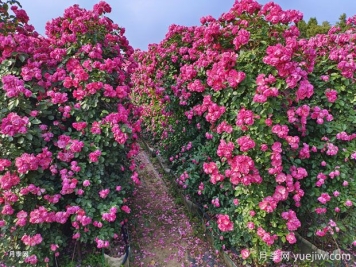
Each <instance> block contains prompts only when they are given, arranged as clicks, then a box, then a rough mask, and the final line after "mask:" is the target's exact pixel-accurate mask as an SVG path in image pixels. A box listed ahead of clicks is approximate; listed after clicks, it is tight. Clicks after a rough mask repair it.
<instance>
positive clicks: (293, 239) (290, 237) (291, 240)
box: [286, 233, 297, 244]
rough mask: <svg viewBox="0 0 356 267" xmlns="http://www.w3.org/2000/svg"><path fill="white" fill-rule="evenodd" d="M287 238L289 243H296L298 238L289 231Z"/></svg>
mask: <svg viewBox="0 0 356 267" xmlns="http://www.w3.org/2000/svg"><path fill="white" fill-rule="evenodd" d="M286 239H287V241H288V242H289V244H294V243H296V242H297V239H296V238H295V235H294V233H288V234H287V235H286Z"/></svg>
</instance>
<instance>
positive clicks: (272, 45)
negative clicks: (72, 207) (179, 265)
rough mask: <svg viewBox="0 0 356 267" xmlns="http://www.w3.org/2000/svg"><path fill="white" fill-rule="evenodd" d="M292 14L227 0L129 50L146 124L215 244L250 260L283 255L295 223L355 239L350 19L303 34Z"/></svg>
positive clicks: (308, 230)
mask: <svg viewBox="0 0 356 267" xmlns="http://www.w3.org/2000/svg"><path fill="white" fill-rule="evenodd" d="M301 18H302V14H301V13H300V12H298V11H295V10H286V11H284V10H282V9H281V8H280V7H279V6H278V5H277V4H274V3H268V4H266V5H264V6H262V5H260V4H258V3H257V2H256V1H253V0H241V1H236V2H235V4H234V5H233V7H232V8H231V9H230V10H229V11H228V12H226V13H224V14H223V15H221V17H220V18H218V19H214V18H213V17H211V16H208V17H204V18H202V19H201V23H202V24H201V25H200V26H194V27H185V26H178V25H172V26H171V27H170V28H169V31H168V33H167V35H166V38H165V39H164V40H163V41H162V42H160V43H159V44H153V45H150V46H149V49H148V51H147V52H145V51H137V52H136V59H137V62H138V63H139V67H138V68H137V70H136V71H135V73H134V74H133V76H132V77H133V82H134V83H135V86H134V91H133V99H134V103H135V104H137V105H139V106H141V107H142V108H143V111H142V114H143V120H144V125H145V131H147V133H148V134H150V135H151V136H152V138H153V140H154V141H155V142H156V146H158V148H159V153H161V154H162V155H164V156H165V157H166V158H167V159H169V160H170V161H171V163H172V167H173V168H174V169H175V170H176V172H177V174H178V176H179V179H178V180H177V183H178V184H180V185H181V186H182V187H183V188H185V189H186V193H187V196H189V197H190V198H191V199H193V200H195V201H197V202H198V203H200V204H201V205H202V206H203V207H204V208H205V209H206V212H207V213H209V214H211V216H212V218H213V220H212V221H211V222H210V226H211V227H212V228H213V229H214V230H216V231H218V232H219V234H220V239H219V240H217V245H218V246H220V247H223V248H225V249H231V248H238V249H239V250H240V251H241V257H242V260H245V261H248V262H254V264H256V265H257V264H263V263H265V261H268V260H269V257H266V258H263V257H262V258H261V257H260V252H266V253H272V255H273V261H274V262H280V261H281V260H282V252H281V251H282V249H285V248H286V247H287V244H290V245H293V244H295V243H296V233H297V232H299V233H300V234H302V235H303V236H304V237H311V238H313V240H315V241H316V242H317V244H320V243H323V242H324V243H328V244H332V246H333V247H340V248H341V249H342V250H349V249H352V247H353V246H355V245H356V241H355V240H356V236H355V234H354V233H355V228H356V225H355V221H356V220H355V218H356V213H355V203H356V199H355V196H356V194H355V193H356V183H355V173H354V168H355V160H356V142H355V138H356V132H355V125H356V124H355V123H356V116H355V115H356V111H355V102H356V99H355V92H354V90H355V89H354V87H355V75H354V73H355V69H356V64H355V61H354V58H355V55H356V54H355V51H356V46H355V42H354V40H355V38H356V23H355V22H356V19H355V18H356V17H352V18H350V19H348V30H347V31H346V32H341V31H340V29H338V28H337V27H332V29H331V30H330V31H329V33H328V34H325V35H317V36H315V37H313V38H310V39H309V40H306V39H302V38H300V37H299V30H298V28H297V27H296V23H297V22H298V21H299V20H300V19H301ZM350 233H351V234H350Z"/></svg>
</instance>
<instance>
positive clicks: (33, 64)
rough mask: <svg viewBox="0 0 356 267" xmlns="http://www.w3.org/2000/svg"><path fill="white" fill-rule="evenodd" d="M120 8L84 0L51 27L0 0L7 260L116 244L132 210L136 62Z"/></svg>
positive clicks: (0, 193)
mask: <svg viewBox="0 0 356 267" xmlns="http://www.w3.org/2000/svg"><path fill="white" fill-rule="evenodd" d="M10 9H11V10H12V11H13V13H14V15H11V12H10ZM110 11H111V8H110V6H109V5H108V4H107V3H105V2H100V3H98V4H96V5H95V6H94V8H93V10H85V9H83V8H80V7H79V6H78V5H74V6H72V7H70V8H68V9H66V10H65V12H64V15H63V17H59V18H56V19H53V20H52V21H50V22H48V23H47V25H46V37H42V36H39V35H38V34H37V33H36V32H35V31H34V29H33V27H32V26H30V25H29V24H28V16H27V15H26V12H25V11H24V10H22V9H20V5H19V3H17V2H16V1H8V2H6V3H3V2H2V1H0V24H1V25H2V27H1V31H0V101H1V104H0V105H1V110H0V134H1V139H0V150H1V156H0V230H1V239H2V242H1V244H0V254H1V259H0V262H2V263H5V264H15V265H16V266H20V265H22V264H23V265H36V264H37V265H36V266H45V265H46V264H47V263H48V262H53V260H54V258H55V257H58V255H59V253H60V252H61V251H62V250H63V249H65V248H66V247H67V246H69V243H70V242H71V240H74V241H75V242H78V243H83V244H89V243H94V244H95V245H96V246H97V247H98V248H106V247H108V246H109V245H110V241H111V240H113V238H115V237H117V236H118V234H119V235H120V229H121V224H122V223H123V222H124V221H125V220H126V216H127V213H129V212H130V208H129V207H128V206H127V205H126V204H125V202H126V198H127V197H128V196H129V195H130V194H131V192H132V190H133V188H134V185H135V184H139V183H140V181H139V178H138V176H137V173H136V172H135V171H134V170H135V162H134V159H133V157H134V155H136V153H137V152H138V145H137V143H136V139H137V137H138V133H139V132H140V120H139V119H138V118H139V113H140V110H139V109H138V108H136V107H134V106H133V105H132V104H131V101H130V97H129V95H130V91H131V87H132V83H131V81H130V75H131V74H132V72H133V70H134V68H135V67H136V63H135V61H134V59H133V52H134V51H133V49H132V47H131V46H130V45H129V43H128V41H127V39H126V37H125V36H124V29H123V28H120V27H118V25H116V24H114V23H113V22H112V21H111V20H110V19H109V18H107V17H105V16H104V15H103V14H105V13H108V12H110ZM78 245H79V244H78ZM11 251H26V253H27V254H28V255H27V256H25V257H21V258H18V257H11V254H10V253H11Z"/></svg>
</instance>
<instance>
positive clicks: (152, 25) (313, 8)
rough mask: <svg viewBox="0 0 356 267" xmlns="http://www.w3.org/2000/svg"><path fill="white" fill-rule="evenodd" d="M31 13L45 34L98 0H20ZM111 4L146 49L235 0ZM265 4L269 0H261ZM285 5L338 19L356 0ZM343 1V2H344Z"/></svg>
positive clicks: (354, 9) (355, 7)
mask: <svg viewBox="0 0 356 267" xmlns="http://www.w3.org/2000/svg"><path fill="white" fill-rule="evenodd" d="M19 1H20V3H21V4H22V6H23V8H24V9H25V10H26V11H27V13H28V15H29V17H30V23H31V24H32V25H34V26H35V28H36V30H37V31H38V32H39V33H40V34H44V28H45V24H46V22H47V21H49V20H51V19H52V18H56V17H59V16H61V15H62V14H63V11H64V9H65V8H67V7H69V6H71V5H73V4H79V5H80V6H81V7H84V8H86V9H91V8H92V7H93V5H94V4H95V3H97V2H98V1H99V0H47V1H46V0H19ZM106 2H107V3H109V4H110V6H111V7H112V12H111V13H110V14H109V15H108V16H109V17H110V18H111V19H112V20H113V21H114V22H115V23H117V24H119V25H120V26H121V27H124V28H125V29H126V37H127V38H128V39H129V42H130V44H131V45H132V46H133V47H134V48H140V49H142V50H146V49H147V46H148V44H150V43H158V42H160V41H161V40H162V39H163V38H164V36H165V34H166V33H167V30H168V26H169V25H171V24H179V25H186V26H192V25H199V20H200V18H201V17H202V16H205V15H212V16H213V17H216V18H217V17H219V16H220V15H221V14H222V13H223V12H226V11H228V10H229V9H230V7H231V6H232V5H233V3H234V2H235V0H106ZM258 2H259V3H260V4H266V3H268V2H270V1H269V0H259V1H258ZM274 2H275V3H277V4H279V5H280V6H281V7H282V8H283V9H297V10H299V11H301V12H302V13H303V14H304V19H305V20H308V19H309V18H310V17H316V18H317V20H318V22H319V23H321V22H322V21H329V22H330V23H332V24H333V23H335V22H336V21H338V18H339V17H340V15H341V14H342V13H346V14H347V16H348V17H349V16H353V15H355V14H356V0H339V1H335V0H275V1H274ZM341 3H342V4H341Z"/></svg>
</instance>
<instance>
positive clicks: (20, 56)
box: [19, 54, 26, 62]
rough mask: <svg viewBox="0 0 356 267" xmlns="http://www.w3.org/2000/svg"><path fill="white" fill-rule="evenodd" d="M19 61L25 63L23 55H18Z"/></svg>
mask: <svg viewBox="0 0 356 267" xmlns="http://www.w3.org/2000/svg"><path fill="white" fill-rule="evenodd" d="M19 59H20V61H21V62H25V60H26V56H25V55H24V54H20V55H19Z"/></svg>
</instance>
